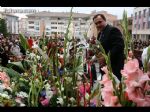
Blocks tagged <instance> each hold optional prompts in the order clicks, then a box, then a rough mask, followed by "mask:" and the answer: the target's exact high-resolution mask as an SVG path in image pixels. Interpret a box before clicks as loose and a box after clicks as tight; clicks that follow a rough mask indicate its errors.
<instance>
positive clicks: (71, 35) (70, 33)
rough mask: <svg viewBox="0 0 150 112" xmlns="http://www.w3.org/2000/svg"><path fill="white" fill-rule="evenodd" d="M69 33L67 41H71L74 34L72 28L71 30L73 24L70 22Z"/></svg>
mask: <svg viewBox="0 0 150 112" xmlns="http://www.w3.org/2000/svg"><path fill="white" fill-rule="evenodd" d="M68 30H69V33H68V39H69V40H71V39H72V37H73V33H74V28H73V23H72V22H71V23H70V25H69V29H68Z"/></svg>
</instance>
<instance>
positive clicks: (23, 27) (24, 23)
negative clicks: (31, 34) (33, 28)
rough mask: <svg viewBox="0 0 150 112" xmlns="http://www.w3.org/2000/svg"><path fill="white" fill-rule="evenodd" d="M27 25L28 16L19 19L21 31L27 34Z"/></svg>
mask: <svg viewBox="0 0 150 112" xmlns="http://www.w3.org/2000/svg"><path fill="white" fill-rule="evenodd" d="M27 25H28V20H27V18H21V19H20V20H19V33H22V34H26V33H27Z"/></svg>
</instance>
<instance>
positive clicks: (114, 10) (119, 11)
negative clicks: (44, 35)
mask: <svg viewBox="0 0 150 112" xmlns="http://www.w3.org/2000/svg"><path fill="white" fill-rule="evenodd" d="M6 8H7V9H35V10H37V11H51V12H69V11H70V9H71V7H0V11H3V10H4V9H6ZM133 9H134V7H74V8H73V12H78V13H87V14H90V13H91V11H93V10H96V11H102V10H103V11H107V12H108V13H110V14H113V15H116V16H117V17H118V19H121V18H122V14H123V11H124V10H126V11H127V13H128V17H130V16H131V14H133ZM15 15H17V16H19V17H25V14H15Z"/></svg>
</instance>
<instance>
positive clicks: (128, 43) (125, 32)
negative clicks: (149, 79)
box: [120, 11, 133, 59]
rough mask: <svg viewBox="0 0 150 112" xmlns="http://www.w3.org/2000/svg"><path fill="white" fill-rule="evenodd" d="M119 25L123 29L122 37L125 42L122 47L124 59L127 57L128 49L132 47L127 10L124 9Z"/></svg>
mask: <svg viewBox="0 0 150 112" xmlns="http://www.w3.org/2000/svg"><path fill="white" fill-rule="evenodd" d="M120 25H121V27H122V29H123V37H124V44H125V48H124V54H125V56H126V59H127V57H128V50H129V49H130V50H132V49H133V45H132V40H131V39H132V38H131V34H130V33H129V31H128V17H127V12H126V11H124V12H123V19H122V21H121V24H120Z"/></svg>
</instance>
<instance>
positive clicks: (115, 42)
mask: <svg viewBox="0 0 150 112" xmlns="http://www.w3.org/2000/svg"><path fill="white" fill-rule="evenodd" d="M93 21H94V23H95V25H96V28H97V30H98V37H97V40H99V41H100V42H101V44H102V46H103V48H104V50H105V52H106V53H108V52H110V60H111V67H112V71H113V73H114V75H116V76H117V78H118V79H119V80H121V73H120V70H121V69H123V66H124V59H125V56H124V40H123V37H122V34H121V32H120V30H119V29H117V28H115V27H113V26H111V25H108V24H107V23H106V18H105V16H104V15H103V14H97V15H95V16H94V17H93ZM99 61H100V65H101V67H102V66H103V65H104V63H105V59H104V57H101V58H100V59H99Z"/></svg>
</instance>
